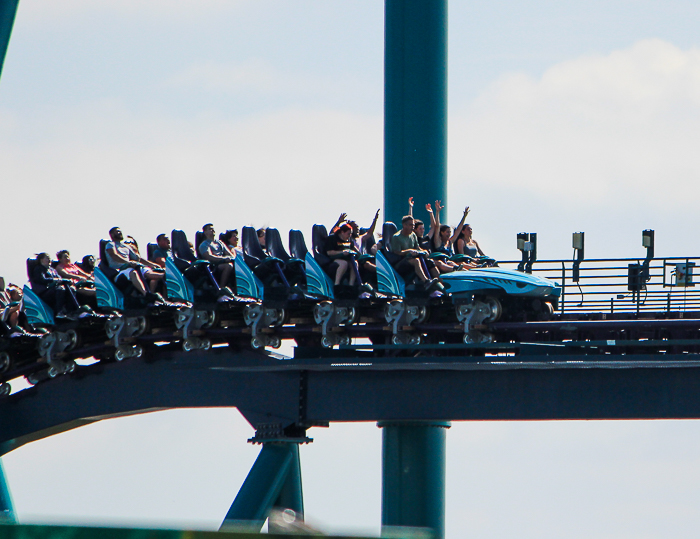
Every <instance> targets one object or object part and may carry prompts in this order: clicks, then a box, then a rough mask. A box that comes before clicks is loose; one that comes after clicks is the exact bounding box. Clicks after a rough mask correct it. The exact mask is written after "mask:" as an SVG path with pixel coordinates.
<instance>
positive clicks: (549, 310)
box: [537, 301, 554, 322]
mask: <svg viewBox="0 0 700 539" xmlns="http://www.w3.org/2000/svg"><path fill="white" fill-rule="evenodd" d="M553 314H554V307H552V304H551V303H549V302H547V301H543V302H542V306H541V307H540V310H539V312H538V313H537V320H540V321H542V322H546V321H547V320H551V319H552V315H553Z"/></svg>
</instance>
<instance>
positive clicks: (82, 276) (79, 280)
mask: <svg viewBox="0 0 700 539" xmlns="http://www.w3.org/2000/svg"><path fill="white" fill-rule="evenodd" d="M56 258H57V259H58V265H57V266H56V271H57V272H58V274H59V275H60V276H61V277H63V278H64V279H68V280H70V281H72V283H73V285H74V286H75V287H76V291H77V292H78V294H81V295H83V296H87V297H95V295H96V290H95V281H94V278H93V277H92V275H90V274H88V273H86V272H84V271H83V270H81V269H80V268H79V267H78V266H77V265H75V264H73V263H72V262H71V259H70V253H69V252H68V251H67V250H66V249H63V250H62V251H58V252H57V253H56Z"/></svg>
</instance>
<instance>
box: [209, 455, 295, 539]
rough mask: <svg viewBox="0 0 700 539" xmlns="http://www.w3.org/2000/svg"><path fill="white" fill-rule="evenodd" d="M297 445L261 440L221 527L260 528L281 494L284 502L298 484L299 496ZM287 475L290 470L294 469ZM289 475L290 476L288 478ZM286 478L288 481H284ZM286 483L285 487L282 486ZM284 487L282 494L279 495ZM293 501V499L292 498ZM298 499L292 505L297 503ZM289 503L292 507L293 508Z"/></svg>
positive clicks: (292, 496)
mask: <svg viewBox="0 0 700 539" xmlns="http://www.w3.org/2000/svg"><path fill="white" fill-rule="evenodd" d="M298 466H299V447H298V444H297V443H290V442H270V443H264V444H263V446H262V449H261V450H260V454H259V455H258V458H257V459H256V460H255V464H253V467H252V468H251V469H250V472H248V476H247V477H246V479H245V481H244V482H243V485H242V486H241V489H240V490H239V491H238V494H237V495H236V499H235V500H234V501H233V504H232V505H231V508H230V509H229V510H228V513H227V514H226V518H225V519H224V522H223V524H222V525H221V529H222V530H224V529H227V528H235V527H245V528H247V529H250V530H256V531H260V529H261V528H262V526H263V524H264V523H265V520H266V519H267V517H268V515H269V514H270V510H271V509H272V507H273V506H274V505H275V502H278V501H279V500H280V498H281V497H284V499H283V500H282V501H283V502H286V501H287V500H288V499H290V498H291V499H293V498H294V493H293V491H294V488H295V486H296V485H298V496H299V498H300V497H301V472H300V471H299V467H298ZM295 468H296V471H293V472H292V477H291V478H289V476H290V473H289V472H290V470H295ZM288 478H289V479H288ZM288 482H289V485H286V484H287V483H288ZM283 487H286V488H283ZM283 490H284V495H283V496H281V495H282V493H283ZM295 501H296V500H295ZM298 502H299V503H297V504H296V506H295V507H300V506H301V503H300V499H299V500H298ZM295 507H292V509H295V511H296V508H295Z"/></svg>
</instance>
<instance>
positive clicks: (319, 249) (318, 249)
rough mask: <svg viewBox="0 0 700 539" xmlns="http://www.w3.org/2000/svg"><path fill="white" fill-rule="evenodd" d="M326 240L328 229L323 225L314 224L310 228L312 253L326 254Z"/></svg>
mask: <svg viewBox="0 0 700 539" xmlns="http://www.w3.org/2000/svg"><path fill="white" fill-rule="evenodd" d="M326 241H328V230H327V229H326V227H325V225H314V226H313V228H312V229H311V248H312V249H313V250H314V254H322V255H325V254H326Z"/></svg>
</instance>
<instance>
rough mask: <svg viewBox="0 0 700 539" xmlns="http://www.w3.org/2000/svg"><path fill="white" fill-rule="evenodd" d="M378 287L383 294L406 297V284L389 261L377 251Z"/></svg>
mask: <svg viewBox="0 0 700 539" xmlns="http://www.w3.org/2000/svg"><path fill="white" fill-rule="evenodd" d="M376 261H377V286H378V288H379V291H380V292H381V293H382V294H390V295H392V296H398V297H401V298H402V297H404V296H405V295H406V282H405V281H404V280H403V278H402V277H401V276H400V275H399V274H398V273H396V270H395V269H394V268H392V267H391V264H389V261H388V260H387V259H386V257H385V256H384V255H383V254H382V253H381V251H377V258H376Z"/></svg>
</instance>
